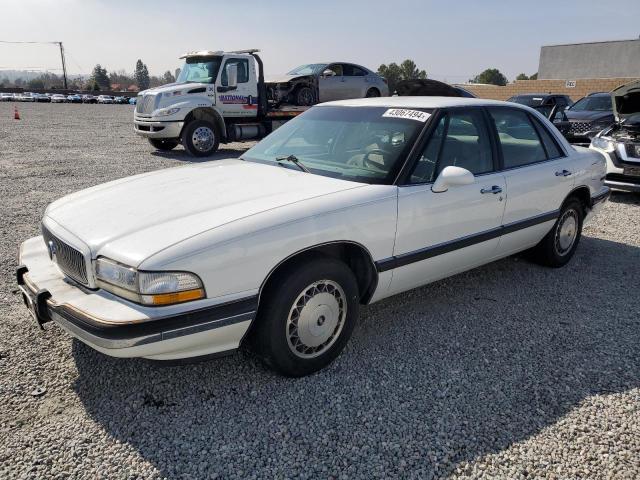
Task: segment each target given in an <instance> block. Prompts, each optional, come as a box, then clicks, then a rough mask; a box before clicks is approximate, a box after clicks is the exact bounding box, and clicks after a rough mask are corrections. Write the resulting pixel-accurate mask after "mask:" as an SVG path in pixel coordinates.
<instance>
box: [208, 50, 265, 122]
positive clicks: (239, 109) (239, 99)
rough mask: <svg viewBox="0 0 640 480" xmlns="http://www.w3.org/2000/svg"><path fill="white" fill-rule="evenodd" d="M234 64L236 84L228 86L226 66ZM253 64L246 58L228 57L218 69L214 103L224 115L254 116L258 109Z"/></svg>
mask: <svg viewBox="0 0 640 480" xmlns="http://www.w3.org/2000/svg"><path fill="white" fill-rule="evenodd" d="M229 65H236V67H237V69H238V84H237V86H236V88H235V89H231V88H229V85H228V79H227V66H229ZM250 69H251V70H250ZM254 69H255V66H254V64H253V62H251V64H250V62H249V59H248V58H234V57H228V58H227V59H226V60H225V62H224V64H223V65H222V70H221V71H220V82H219V86H218V87H217V88H216V103H217V106H218V108H219V110H220V112H221V113H222V115H223V116H224V117H254V116H255V115H256V112H257V110H258V89H257V83H256V80H255V78H256V77H255V71H253V70H254Z"/></svg>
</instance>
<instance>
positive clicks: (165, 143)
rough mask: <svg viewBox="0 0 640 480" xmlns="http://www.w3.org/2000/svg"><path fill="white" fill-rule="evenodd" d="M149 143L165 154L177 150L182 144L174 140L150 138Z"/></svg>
mask: <svg viewBox="0 0 640 480" xmlns="http://www.w3.org/2000/svg"><path fill="white" fill-rule="evenodd" d="M149 143H150V144H151V145H153V148H156V149H158V150H162V151H163V152H168V151H169V150H173V149H174V148H176V147H177V146H178V143H180V142H178V140H174V139H173V138H150V139H149Z"/></svg>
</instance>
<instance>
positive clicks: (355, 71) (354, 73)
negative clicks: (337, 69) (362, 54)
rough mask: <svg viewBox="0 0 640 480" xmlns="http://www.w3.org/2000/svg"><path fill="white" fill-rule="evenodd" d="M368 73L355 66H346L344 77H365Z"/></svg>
mask: <svg viewBox="0 0 640 480" xmlns="http://www.w3.org/2000/svg"><path fill="white" fill-rule="evenodd" d="M366 74H367V73H366V72H365V71H364V70H362V69H361V68H360V67H356V66H355V65H349V64H345V65H344V75H345V77H364V76H365V75H366Z"/></svg>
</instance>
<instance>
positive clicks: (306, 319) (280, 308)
mask: <svg viewBox="0 0 640 480" xmlns="http://www.w3.org/2000/svg"><path fill="white" fill-rule="evenodd" d="M263 298H264V303H263V304H262V305H261V306H260V311H259V312H258V317H257V319H256V322H257V324H256V330H255V331H254V332H253V334H252V335H253V338H252V343H253V345H254V347H255V348H256V350H257V352H258V354H259V355H261V356H262V358H263V359H264V360H265V362H266V363H267V364H268V365H269V366H270V367H272V368H273V369H274V370H276V371H278V372H279V373H281V374H283V375H287V376H292V377H300V376H304V375H309V374H310V373H313V372H316V371H318V370H320V369H322V368H324V367H326V366H327V365H328V364H329V363H331V362H332V361H333V360H334V359H335V358H336V357H337V356H338V355H339V354H340V352H341V351H342V350H343V348H344V347H345V345H346V344H347V341H348V340H349V337H351V333H352V332H353V328H354V327H355V323H356V320H357V317H358V310H359V296H358V285H357V283H356V280H355V278H354V276H353V273H352V272H351V270H350V269H349V268H348V267H347V266H346V265H345V264H344V263H342V262H340V261H338V260H335V259H333V258H329V257H318V258H315V259H313V260H311V261H308V262H305V263H299V264H297V265H295V266H293V267H291V268H288V269H286V270H285V271H283V272H281V274H279V275H278V276H277V278H275V279H274V280H273V281H272V282H271V287H270V288H267V289H266V290H265V292H264V297H263Z"/></svg>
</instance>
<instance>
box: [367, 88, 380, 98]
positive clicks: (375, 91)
mask: <svg viewBox="0 0 640 480" xmlns="http://www.w3.org/2000/svg"><path fill="white" fill-rule="evenodd" d="M365 96H366V97H367V98H373V97H379V96H380V90H378V89H377V88H370V89H369V90H367V94H366V95H365Z"/></svg>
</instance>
